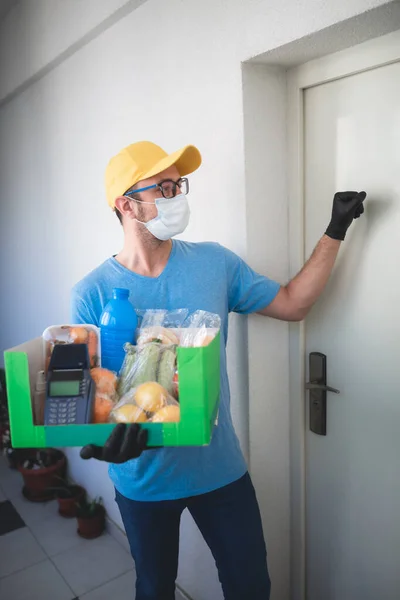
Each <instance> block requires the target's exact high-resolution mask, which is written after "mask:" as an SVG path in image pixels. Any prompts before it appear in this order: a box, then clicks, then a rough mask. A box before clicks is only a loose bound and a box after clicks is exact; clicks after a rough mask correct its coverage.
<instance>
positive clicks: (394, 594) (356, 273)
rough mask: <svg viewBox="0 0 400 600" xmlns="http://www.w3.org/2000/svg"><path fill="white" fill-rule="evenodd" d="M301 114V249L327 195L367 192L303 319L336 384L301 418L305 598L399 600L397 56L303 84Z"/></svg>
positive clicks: (322, 218) (328, 201)
mask: <svg viewBox="0 0 400 600" xmlns="http://www.w3.org/2000/svg"><path fill="white" fill-rule="evenodd" d="M399 57H400V49H399ZM304 119H305V129H304V135H305V140H304V141H305V144H304V150H305V157H304V158H305V240H306V253H307V255H308V256H309V255H310V254H311V252H312V250H313V248H314V246H315V244H316V243H317V241H318V239H319V237H320V235H321V233H323V231H324V229H325V228H326V225H327V222H328V221H329V217H330V212H331V205H332V197H333V194H334V192H335V191H346V190H358V191H361V190H365V191H366V192H367V193H368V197H367V200H366V202H365V209H366V210H365V214H364V216H363V217H362V218H360V219H359V220H358V221H356V222H355V223H354V224H353V225H352V227H351V230H349V233H348V236H347V238H346V241H345V242H344V244H343V245H342V246H343V247H342V249H341V253H340V258H339V261H338V264H337V266H336V268H335V271H334V275H333V277H332V279H331V281H330V283H329V285H328V287H327V289H326V292H325V293H324V295H323V297H322V299H321V301H320V302H319V303H318V304H317V306H316V307H315V308H314V309H313V311H312V313H311V315H310V316H309V318H308V319H307V321H306V324H305V333H306V359H307V363H308V356H309V353H311V352H319V353H322V354H324V355H326V357H327V358H326V360H327V383H328V385H330V386H332V387H334V388H338V389H339V390H340V395H336V394H332V393H328V394H327V432H326V436H321V435H317V434H315V433H313V432H311V431H310V430H309V423H307V433H306V561H307V562H306V564H307V568H306V572H307V574H306V577H307V593H306V599H307V600H399V599H400V62H397V63H393V64H390V65H387V66H383V67H379V68H375V69H372V70H369V71H366V72H362V73H360V74H356V75H352V76H349V77H344V78H342V79H339V80H337V81H333V82H330V83H324V84H322V85H318V86H316V87H311V88H310V89H307V90H305V92H304ZM307 375H309V373H308V369H307ZM308 395H309V394H307V396H308ZM308 408H309V406H308V403H307V413H308Z"/></svg>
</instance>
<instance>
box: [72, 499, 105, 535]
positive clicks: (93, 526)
mask: <svg viewBox="0 0 400 600" xmlns="http://www.w3.org/2000/svg"><path fill="white" fill-rule="evenodd" d="M77 519H78V535H80V536H81V537H83V538H85V539H86V540H92V539H94V538H97V537H99V536H100V535H101V534H102V533H103V531H104V529H105V526H106V511H105V510H104V507H103V506H101V505H99V506H98V507H97V509H96V511H95V513H94V514H93V515H91V516H89V517H88V516H79V513H78V517H77Z"/></svg>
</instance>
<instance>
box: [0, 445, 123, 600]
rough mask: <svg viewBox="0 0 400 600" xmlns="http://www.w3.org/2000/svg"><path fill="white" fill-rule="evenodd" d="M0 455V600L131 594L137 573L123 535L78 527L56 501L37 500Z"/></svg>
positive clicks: (89, 599)
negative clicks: (94, 533) (95, 534)
mask: <svg viewBox="0 0 400 600" xmlns="http://www.w3.org/2000/svg"><path fill="white" fill-rule="evenodd" d="M21 483H22V479H21V476H20V474H19V473H18V472H16V471H13V470H11V469H9V468H8V466H7V463H6V461H5V460H4V458H3V457H0V598H1V600H32V598H35V599H37V600H73V599H74V598H79V599H80V600H110V598H112V599H113V600H114V599H115V600H134V597H135V592H134V586H135V575H134V570H133V561H132V558H131V556H130V554H129V552H128V549H127V543H126V538H125V536H124V535H123V534H122V533H120V532H119V531H118V528H116V527H115V530H114V528H112V533H113V535H110V533H105V534H104V535H102V536H101V537H100V538H97V539H96V540H90V541H87V540H83V539H81V538H80V537H79V536H78V535H77V533H76V521H75V519H63V518H62V517H60V516H59V515H58V513H57V503H56V502H48V503H46V504H35V503H32V502H28V501H27V500H25V498H24V497H23V496H22V494H21V488H22V485H21Z"/></svg>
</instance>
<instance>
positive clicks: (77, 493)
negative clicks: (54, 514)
mask: <svg viewBox="0 0 400 600" xmlns="http://www.w3.org/2000/svg"><path fill="white" fill-rule="evenodd" d="M70 490H71V492H72V494H73V495H72V496H67V495H65V496H63V495H62V492H61V493H60V492H59V493H58V494H57V502H58V513H59V514H60V515H61V516H62V517H66V518H71V517H76V515H77V508H78V507H77V503H78V502H81V501H82V500H85V497H86V490H85V489H83V487H81V486H80V485H74V486H71V487H70Z"/></svg>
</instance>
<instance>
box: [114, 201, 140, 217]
mask: <svg viewBox="0 0 400 600" xmlns="http://www.w3.org/2000/svg"><path fill="white" fill-rule="evenodd" d="M134 204H135V202H132V201H131V200H129V199H128V198H127V197H126V196H118V198H116V199H115V208H117V209H118V210H119V212H120V213H121V215H123V216H124V217H125V218H127V219H135V218H136V214H135V206H134Z"/></svg>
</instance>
